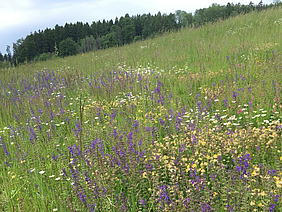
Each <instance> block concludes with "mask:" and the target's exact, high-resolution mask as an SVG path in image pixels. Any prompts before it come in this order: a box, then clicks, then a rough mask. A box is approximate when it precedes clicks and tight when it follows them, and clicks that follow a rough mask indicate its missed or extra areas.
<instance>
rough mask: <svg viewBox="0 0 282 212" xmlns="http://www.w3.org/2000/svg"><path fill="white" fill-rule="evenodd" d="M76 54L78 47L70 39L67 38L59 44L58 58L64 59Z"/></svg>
mask: <svg viewBox="0 0 282 212" xmlns="http://www.w3.org/2000/svg"><path fill="white" fill-rule="evenodd" d="M77 53H78V45H77V43H76V42H74V41H73V39H71V38H67V39H65V40H63V41H61V42H60V44H59V56H60V57H65V56H69V55H75V54H77Z"/></svg>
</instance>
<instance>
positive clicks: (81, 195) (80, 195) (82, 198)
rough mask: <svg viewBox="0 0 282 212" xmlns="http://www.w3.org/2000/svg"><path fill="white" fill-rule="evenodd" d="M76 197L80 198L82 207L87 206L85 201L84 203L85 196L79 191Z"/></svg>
mask: <svg viewBox="0 0 282 212" xmlns="http://www.w3.org/2000/svg"><path fill="white" fill-rule="evenodd" d="M78 195H79V197H80V200H81V202H82V203H83V204H84V205H87V201H86V194H84V193H83V191H82V192H81V191H79V192H78Z"/></svg>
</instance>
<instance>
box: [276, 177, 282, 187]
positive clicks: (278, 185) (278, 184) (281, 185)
mask: <svg viewBox="0 0 282 212" xmlns="http://www.w3.org/2000/svg"><path fill="white" fill-rule="evenodd" d="M276 186H277V187H278V188H281V187H282V179H279V180H276Z"/></svg>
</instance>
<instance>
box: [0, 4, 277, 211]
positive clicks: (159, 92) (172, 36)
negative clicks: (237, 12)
mask: <svg viewBox="0 0 282 212" xmlns="http://www.w3.org/2000/svg"><path fill="white" fill-rule="evenodd" d="M281 34H282V8H278V9H272V10H267V11H263V12H260V13H251V14H247V15H245V16H238V17H235V18H233V19H229V20H227V21H223V22H218V23H215V24H213V25H211V24H210V25H206V26H204V27H202V28H197V29H183V30H181V31H180V32H177V33H167V34H165V35H163V36H162V37H158V38H155V39H151V40H146V41H142V42H137V43H134V44H132V45H128V46H124V47H121V48H111V49H107V50H103V51H97V52H91V53H87V54H83V55H78V56H74V57H67V58H64V59H61V58H57V59H55V60H50V61H46V62H40V63H30V64H26V65H22V66H19V67H17V68H11V69H9V70H0V99H1V101H0V103H1V104H0V144H1V145H0V170H1V171H0V188H1V189H0V211H173V210H174V211H281V210H282V195H281V194H282V139H281V129H282V124H281V79H282V60H281V47H282V37H281Z"/></svg>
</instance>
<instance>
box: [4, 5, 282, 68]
mask: <svg viewBox="0 0 282 212" xmlns="http://www.w3.org/2000/svg"><path fill="white" fill-rule="evenodd" d="M280 5H282V3H281V1H276V3H273V4H269V5H266V4H263V2H262V1H260V3H259V4H258V5H255V4H254V3H252V2H250V3H249V4H248V5H243V4H240V3H237V4H233V3H228V4H227V5H219V4H212V5H211V6H210V7H209V8H204V9H198V10H196V11H195V13H194V15H192V13H187V12H185V11H182V10H177V11H176V12H175V13H170V14H161V13H160V12H159V13H157V14H156V15H151V14H150V13H149V14H143V15H135V16H131V17H130V16H129V14H126V15H125V16H122V17H120V18H119V19H118V18H116V19H115V20H114V21H113V20H109V21H106V20H103V21H100V20H99V21H97V22H93V23H92V24H91V25H90V24H88V23H82V22H77V23H74V24H73V23H66V24H65V25H64V26H59V25H56V26H55V27H54V28H53V29H50V28H46V29H45V30H38V32H34V33H31V34H30V35H28V36H27V37H26V38H25V39H19V40H17V42H16V43H13V47H12V48H13V49H12V50H13V55H12V54H11V49H10V46H7V49H6V54H4V55H2V53H1V52H0V68H1V66H2V67H3V66H5V65H6V66H11V65H12V66H16V65H18V64H20V63H24V62H28V61H38V60H40V61H43V60H47V59H49V58H52V57H57V56H60V57H65V56H69V55H75V54H77V53H86V52H88V51H94V50H99V49H106V48H110V47H114V46H122V45H125V44H129V43H132V42H135V41H139V40H144V39H146V38H152V37H155V36H158V35H161V34H163V33H165V32H168V31H175V30H179V29H181V28H182V27H200V26H202V25H204V24H206V23H208V22H216V21H218V20H219V19H222V20H225V19H227V18H229V17H234V16H237V15H239V14H246V13H249V12H252V11H261V10H264V9H268V8H271V7H274V6H280Z"/></svg>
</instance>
